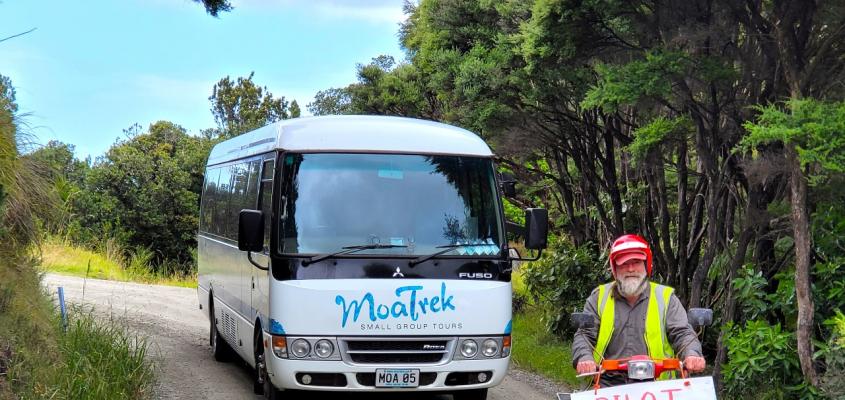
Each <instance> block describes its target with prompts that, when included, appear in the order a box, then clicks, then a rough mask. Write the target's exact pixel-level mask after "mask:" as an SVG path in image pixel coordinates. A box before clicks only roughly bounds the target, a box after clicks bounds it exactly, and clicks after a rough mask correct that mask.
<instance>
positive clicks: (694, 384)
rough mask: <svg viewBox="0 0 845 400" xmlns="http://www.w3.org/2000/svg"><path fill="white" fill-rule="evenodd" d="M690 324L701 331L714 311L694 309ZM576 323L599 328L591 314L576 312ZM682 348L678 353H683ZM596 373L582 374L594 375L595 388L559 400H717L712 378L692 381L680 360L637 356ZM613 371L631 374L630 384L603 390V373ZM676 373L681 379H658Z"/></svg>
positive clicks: (609, 363)
mask: <svg viewBox="0 0 845 400" xmlns="http://www.w3.org/2000/svg"><path fill="white" fill-rule="evenodd" d="M687 315H688V318H689V322H690V325H692V327H693V329H695V330H696V331H697V332H700V328H701V327H704V326H708V325H710V324H711V323H712V322H713V311H712V310H710V309H706V308H692V309H690V310H689V312H688V313H687ZM572 324H573V325H574V326H576V327H578V328H592V327H595V326H596V321H595V318H594V317H593V316H592V315H590V314H588V313H580V312H578V313H573V314H572ZM682 352H683V349H679V350H678V353H679V354H680V353H682ZM599 367H600V368H599V370H598V371H596V372H591V373H586V374H581V375H578V377H584V376H594V379H593V381H592V388H586V390H584V391H581V392H575V393H558V394H557V398H558V400H586V399H589V400H663V399H666V400H687V399H697V400H698V399H703V400H710V399H713V400H715V399H716V392H715V389H714V386H713V379H712V377H709V376H707V377H698V378H690V377H689V372H688V371H687V370H686V369H685V368H684V363H683V362H682V361H681V360H679V359H677V358H664V359H654V358H651V357H650V356H648V355H635V356H632V357H629V358H623V359H618V360H609V359H604V360H602V361H601V363H600V365H599ZM611 371H621V372H627V379H626V381H627V383H626V384H623V385H618V386H613V387H608V388H601V387H600V385H599V382H600V380H601V377H602V374H604V373H606V372H611ZM671 371H675V372H677V373H678V376H679V379H669V380H662V381H658V380H656V378H657V377H659V376H660V374H662V373H664V372H671Z"/></svg>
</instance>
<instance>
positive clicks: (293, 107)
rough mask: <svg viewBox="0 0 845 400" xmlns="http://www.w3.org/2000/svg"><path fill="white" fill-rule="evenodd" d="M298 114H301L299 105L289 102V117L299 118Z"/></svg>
mask: <svg viewBox="0 0 845 400" xmlns="http://www.w3.org/2000/svg"><path fill="white" fill-rule="evenodd" d="M300 114H302V110H300V109H299V103H297V102H296V100H294V101H292V102H290V117H291V118H299V116H300Z"/></svg>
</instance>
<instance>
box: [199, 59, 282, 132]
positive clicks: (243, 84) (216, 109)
mask: <svg viewBox="0 0 845 400" xmlns="http://www.w3.org/2000/svg"><path fill="white" fill-rule="evenodd" d="M254 74H255V73H254V72H251V73H250V74H249V76H248V77H246V78H243V77H239V78H238V79H237V81H236V82H235V81H232V80H231V79H230V78H229V77H228V76H227V77H225V78H223V79H220V81H218V82H217V83H215V84H214V89H213V92H212V94H211V97H209V98H208V100H210V101H211V113H212V114H213V115H214V121H215V122H217V126H218V129H219V130H220V135H221V136H222V137H223V138H231V137H234V136H237V135H240V134H242V133H244V132H248V131H251V130H253V129H256V128H260V127H262V126H264V125H267V124H270V123H273V122H276V121H278V120H281V119H287V118H288V117H289V116H290V114H289V113H288V102H287V101H286V100H285V98H284V97H280V98H278V99H277V98H273V94H272V93H270V91H268V90H267V87H262V86H258V85H256V84H255V82H253V81H252V77H253V75H254Z"/></svg>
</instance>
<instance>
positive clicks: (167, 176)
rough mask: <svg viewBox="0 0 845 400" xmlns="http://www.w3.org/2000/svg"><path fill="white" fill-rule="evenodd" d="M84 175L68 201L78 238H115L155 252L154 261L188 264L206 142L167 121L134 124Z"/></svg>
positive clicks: (206, 149)
mask: <svg viewBox="0 0 845 400" xmlns="http://www.w3.org/2000/svg"><path fill="white" fill-rule="evenodd" d="M126 133H127V138H126V139H125V140H122V141H118V142H116V143H115V144H114V145H113V146H112V147H111V148H110V149H109V150H108V152H107V153H106V155H105V157H103V158H101V159H98V160H97V162H96V163H95V164H94V165H93V166H92V167H91V170H90V171H89V172H88V174H87V175H86V177H85V182H84V185H83V191H82V192H81V193H80V195H79V196H78V197H77V198H76V199H75V201H74V212H75V214H76V222H77V224H78V228H79V232H78V233H79V237H80V238H81V239H82V240H85V241H87V242H89V243H92V242H95V241H97V240H101V239H104V238H108V237H115V238H117V239H118V240H120V241H122V242H124V243H125V244H127V245H128V246H130V247H131V248H140V247H144V248H147V249H151V250H154V251H155V252H156V257H155V262H156V263H157V264H161V263H164V262H170V263H172V264H175V265H177V266H179V267H180V268H183V271H184V269H185V268H189V267H190V261H191V257H192V256H191V249H192V248H194V247H195V246H196V229H197V224H198V220H199V193H200V191H201V188H202V183H203V173H204V169H205V168H204V167H205V166H204V164H205V159H206V157H207V155H208V152H209V150H210V146H211V141H210V140H207V139H204V138H197V137H194V136H190V135H188V134H186V132H185V129H183V128H182V127H180V126H178V125H176V124H173V123H171V122H166V121H159V122H156V123H154V124H151V125H150V127H149V129H148V130H147V131H146V132H142V131H141V128H140V126H138V125H135V126H134V127H133V128H130V129H129V130H127V131H126Z"/></svg>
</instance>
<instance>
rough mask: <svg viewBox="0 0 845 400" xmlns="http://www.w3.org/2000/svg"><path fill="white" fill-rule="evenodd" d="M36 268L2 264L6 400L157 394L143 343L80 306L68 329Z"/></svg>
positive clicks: (22, 262)
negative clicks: (63, 323)
mask: <svg viewBox="0 0 845 400" xmlns="http://www.w3.org/2000/svg"><path fill="white" fill-rule="evenodd" d="M33 265H34V263H33V262H32V261H31V260H29V259H25V258H12V259H4V260H2V261H0V399H113V398H121V399H145V398H149V397H151V391H152V387H153V382H154V378H155V377H154V373H153V371H154V368H153V365H152V364H151V363H150V362H148V361H147V360H145V355H146V352H147V350H146V349H147V345H146V343H145V342H144V340H143V339H141V338H139V337H137V336H135V335H132V334H130V333H128V331H127V330H126V329H125V327H123V326H122V325H120V324H119V323H117V322H116V321H112V320H104V321H100V320H97V319H95V318H94V317H93V316H92V314H91V312H90V311H85V310H79V309H76V308H71V310H70V314H69V323H68V327H67V331H64V330H63V329H62V322H61V317H60V314H59V312H58V310H57V309H56V307H55V306H54V305H53V302H51V301H50V298H49V296H48V295H47V294H46V293H45V292H44V290H43V289H42V287H41V283H40V279H39V278H38V272H37V271H36V269H35V268H34V266H33Z"/></svg>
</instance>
